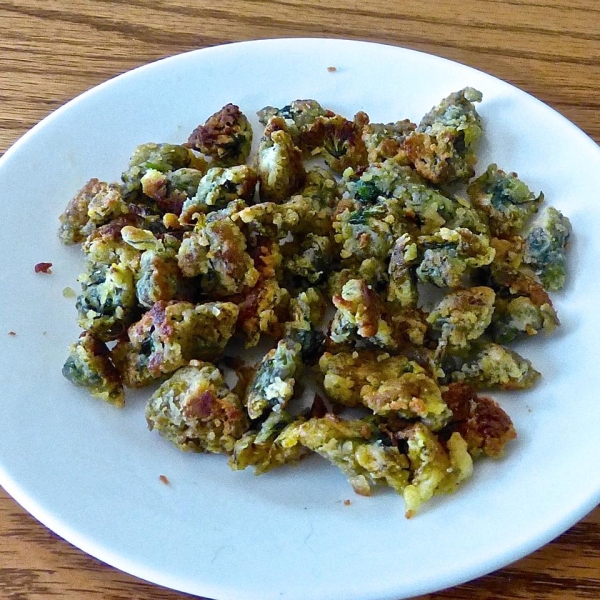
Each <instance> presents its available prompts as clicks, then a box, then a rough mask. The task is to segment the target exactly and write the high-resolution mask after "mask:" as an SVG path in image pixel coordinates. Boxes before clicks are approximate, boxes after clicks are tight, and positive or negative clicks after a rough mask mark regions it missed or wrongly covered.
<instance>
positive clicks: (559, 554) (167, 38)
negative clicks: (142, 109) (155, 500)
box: [0, 0, 600, 600]
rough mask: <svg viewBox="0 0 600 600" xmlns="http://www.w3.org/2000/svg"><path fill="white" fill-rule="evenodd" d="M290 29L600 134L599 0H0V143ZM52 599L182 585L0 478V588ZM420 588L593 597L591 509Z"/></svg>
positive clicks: (137, 594)
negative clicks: (480, 81) (99, 542)
mask: <svg viewBox="0 0 600 600" xmlns="http://www.w3.org/2000/svg"><path fill="white" fill-rule="evenodd" d="M298 36H302V37H304V36H307V37H339V38H351V39H363V40H371V41H378V42H384V43H389V44H395V45H399V46H404V47H408V48H414V49H417V50H423V51H426V52H430V53H433V54H436V55H439V56H443V57H446V58H450V59H453V60H456V61H459V62H462V63H465V64H468V65H470V66H473V67H476V68H478V69H481V70H484V71H486V72H488V73H491V74H492V75H495V76H497V77H500V78H502V79H504V80H506V81H509V82H511V83H513V84H515V85H517V86H518V87H520V88H522V89H524V90H526V91H527V92H530V93H531V94H533V95H534V96H536V97H538V98H539V99H541V100H543V101H544V102H546V103H547V104H549V105H550V106H552V107H554V108H555V109H557V110H558V111H560V112H561V113H562V114H563V115H565V116H566V117H567V118H568V119H570V120H571V121H573V122H574V123H576V124H577V125H578V126H579V127H580V128H581V129H583V130H584V131H585V132H586V133H588V134H589V135H590V136H591V137H592V138H593V139H594V140H595V141H596V142H598V141H600V110H599V109H600V93H599V92H600V3H599V2H598V0H461V1H458V0H453V1H445V0H437V1H434V2H422V1H418V0H402V1H398V2H392V1H389V0H370V2H368V3H367V2H358V1H350V0H348V1H344V0H328V1H327V2H325V1H322V0H307V1H305V2H302V1H301V0H273V1H268V0H219V1H217V0H213V1H205V0H197V1H194V0H187V1H185V0H175V1H164V0H154V1H153V2H145V1H143V0H95V1H94V0H70V1H69V2H67V1H63V0H41V1H40V0H0V154H2V153H3V152H4V151H5V150H6V149H7V148H8V147H9V146H10V145H11V144H12V143H13V142H15V141H16V140H17V139H18V138H19V137H20V136H21V135H22V134H23V133H24V132H25V131H27V130H28V129H29V128H30V127H31V126H33V125H34V124H35V123H37V122H38V121H39V120H41V119H42V118H43V117H45V116H46V115H47V114H49V113H50V112H51V111H52V110H54V109H56V108H57V107H59V106H60V105H61V104H63V103H64V102H66V101H68V100H70V99H71V98H73V97H75V96H77V95H78V94H80V93H82V92H84V91H85V90H87V89H89V88H91V87H93V86H95V85H96V84H98V83H100V82H102V81H104V80H106V79H108V78H110V77H113V76H115V75H118V74H119V73H122V72H124V71H126V70H129V69H131V68H133V67H136V66H139V65H142V64H144V63H146V62H149V61H153V60H156V59H158V58H162V57H165V56H170V55H173V54H177V53H180V52H184V51H186V50H192V49H196V48H203V47H206V46H212V45H217V44H222V43H227V42H233V41H240V40H249V39H258V38H270V37H298ZM599 458H600V457H599ZM47 598H64V599H67V600H76V599H77V600H80V599H87V598H90V599H93V598H102V599H104V600H125V599H128V600H131V599H134V600H157V599H160V600H175V599H179V598H191V596H189V595H186V594H181V593H177V592H172V591H168V590H164V589H162V588H159V587H157V586H154V585H151V584H147V583H145V582H142V581H140V580H137V579H135V578H133V577H130V576H128V575H125V574H123V573H120V572H118V571H116V570H115V569H112V568H110V567H108V566H106V565H104V564H102V563H100V562H99V561H97V560H95V559H93V558H91V557H89V556H87V555H85V554H83V553H82V552H80V551H79V550H77V549H75V548H73V547H72V546H70V545H69V544H67V543H66V542H64V541H63V540H61V539H60V538H58V537H57V536H56V535H54V534H53V533H52V532H50V531H48V530H47V529H46V528H45V527H43V526H42V525H40V524H39V523H37V522H36V521H35V520H34V519H33V518H31V517H30V516H29V515H28V514H26V513H25V512H24V511H23V510H22V509H21V508H20V507H19V506H18V505H17V504H16V503H15V502H14V501H13V500H12V499H10V498H9V496H8V495H7V494H6V493H4V492H3V491H2V490H1V489H0V599H2V600H34V599H35V600H42V599H47ZM423 598H425V597H423ZM427 598H428V600H450V599H455V600H457V599H465V600H466V599H469V600H484V599H485V600H487V599H492V598H493V599H498V600H508V599H527V600H559V599H560V600H578V599H598V598H600V508H597V509H596V510H595V511H594V512H592V513H591V514H590V515H589V516H588V517H587V518H586V519H584V520H583V521H581V522H580V523H579V524H577V525H575V526H574V527H573V528H572V529H571V530H569V531H568V532H566V533H565V534H563V535H562V536H561V537H559V538H558V539H557V540H555V541H554V542H552V543H550V544H548V545H547V546H545V547H544V548H542V549H540V550H538V551H537V552H535V553H534V554H532V555H531V556H529V557H527V558H524V559H522V560H520V561H518V562H517V563H515V564H513V565H511V566H509V567H506V568H504V569H502V570H500V571H497V572H495V573H493V574H491V575H488V576H487V577H483V578H481V579H478V580H476V581H473V582H471V583H468V584H465V585H462V586H459V587H456V588H453V589H450V590H446V591H442V592H439V593H435V594H430V595H429V596H427ZM218 600H226V599H218ZM332 600H337V599H334V598H332ZM339 600H344V599H339Z"/></svg>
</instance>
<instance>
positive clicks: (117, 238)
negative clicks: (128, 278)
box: [81, 214, 143, 272]
mask: <svg viewBox="0 0 600 600" xmlns="http://www.w3.org/2000/svg"><path fill="white" fill-rule="evenodd" d="M142 225H143V219H139V218H137V217H136V216H135V215H130V214H129V215H123V216H121V217H117V218H115V219H113V220H112V221H110V222H109V223H107V224H106V225H102V226H101V227H98V228H97V229H94V230H93V231H92V232H91V233H90V235H89V236H88V237H87V238H86V240H85V241H84V243H83V244H82V246H81V249H82V251H83V253H84V254H85V255H86V258H87V260H88V263H89V264H94V265H99V264H102V265H106V266H107V267H109V266H110V265H112V264H115V263H116V264H120V265H123V266H125V267H129V268H130V269H131V270H132V271H134V272H136V271H137V270H138V269H139V266H140V259H141V256H142V250H139V249H138V248H136V247H135V246H134V245H132V244H130V243H129V242H127V241H126V240H125V239H123V230H124V229H125V228H126V227H136V228H139V227H140V226H142ZM125 231H127V229H125Z"/></svg>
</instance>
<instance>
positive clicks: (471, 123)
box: [403, 88, 483, 184]
mask: <svg viewBox="0 0 600 600" xmlns="http://www.w3.org/2000/svg"><path fill="white" fill-rule="evenodd" d="M481 98H482V96H481V92H478V91H477V90H474V89H473V88H465V89H464V90H461V91H460V92H455V93H453V94H450V96H448V97H447V98H445V99H444V100H442V102H441V103H440V104H439V105H438V106H435V107H434V108H432V109H431V111H429V112H428V113H427V114H426V115H425V116H424V117H423V119H422V120H421V122H420V123H419V126H418V127H417V129H416V130H415V131H414V132H412V133H411V134H409V135H408V136H407V138H406V140H405V141H404V143H403V148H404V151H405V152H406V154H407V155H408V158H409V160H410V161H411V163H412V164H413V165H414V168H415V169H416V171H417V172H418V173H419V174H420V175H421V176H422V177H424V178H425V179H427V180H429V181H431V182H433V183H436V184H445V183H450V182H452V181H456V180H458V181H467V180H468V179H469V178H470V177H472V175H473V173H474V165H475V163H476V161H477V158H476V156H475V152H474V150H475V145H476V143H477V142H478V141H479V139H480V138H481V135H482V133H483V130H482V125H481V119H480V117H479V115H478V114H477V111H476V109H475V105H474V102H480V101H481Z"/></svg>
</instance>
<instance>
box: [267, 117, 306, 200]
mask: <svg viewBox="0 0 600 600" xmlns="http://www.w3.org/2000/svg"><path fill="white" fill-rule="evenodd" d="M257 172H258V191H259V195H260V198H261V200H263V201H268V202H275V203H277V204H280V203H281V202H283V201H284V200H287V199H288V198H289V197H290V196H292V195H293V194H295V193H297V192H298V190H299V189H300V187H301V186H302V184H303V183H304V179H305V177H306V171H305V170H304V163H303V162H302V151H301V150H300V149H299V148H298V147H297V146H296V145H295V144H294V141H293V139H292V136H291V135H290V133H289V131H288V129H287V126H286V124H285V121H284V120H283V119H282V118H281V117H271V118H270V119H269V121H268V123H267V126H266V127H265V131H264V134H263V137H262V139H261V141H260V146H259V148H258V159H257Z"/></svg>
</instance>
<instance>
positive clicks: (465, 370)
mask: <svg viewBox="0 0 600 600" xmlns="http://www.w3.org/2000/svg"><path fill="white" fill-rule="evenodd" d="M450 377H451V380H452V381H457V382H464V383H468V384H469V385H471V386H473V387H474V388H475V389H477V390H523V389H527V388H530V387H532V386H533V385H534V384H535V382H536V381H537V380H538V379H539V377H540V373H539V372H538V371H536V370H535V369H534V368H533V366H532V364H531V362H530V361H528V360H527V359H525V358H523V357H522V356H520V355H519V354H517V353H516V352H514V351H513V350H509V349H508V348H504V347H503V346H501V345H499V344H487V345H484V346H483V348H481V349H480V350H478V351H477V352H476V353H474V355H472V356H469V357H468V358H467V360H466V361H465V362H464V364H463V365H462V367H461V368H460V370H457V371H454V372H452V373H451V375H450Z"/></svg>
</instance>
